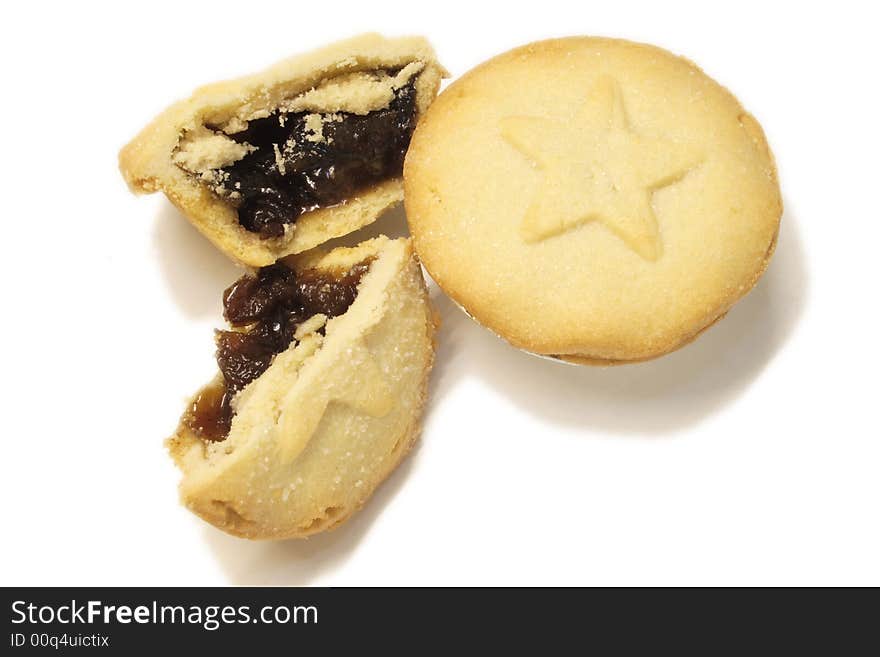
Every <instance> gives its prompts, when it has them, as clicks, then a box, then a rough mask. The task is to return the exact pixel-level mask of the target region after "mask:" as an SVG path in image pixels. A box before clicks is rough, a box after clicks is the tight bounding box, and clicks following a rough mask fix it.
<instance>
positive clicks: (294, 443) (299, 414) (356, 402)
mask: <svg viewBox="0 0 880 657" xmlns="http://www.w3.org/2000/svg"><path fill="white" fill-rule="evenodd" d="M340 358H341V359H342V360H343V361H344V362H340V363H339V364H338V365H337V366H336V369H337V370H341V369H342V368H345V367H348V368H349V371H348V372H347V375H346V376H342V377H341V378H340V379H339V380H336V379H334V381H333V382H328V383H327V385H325V386H324V387H323V389H322V390H321V392H320V394H318V395H316V396H315V397H314V398H313V399H311V400H310V402H309V404H307V405H305V406H299V405H297V406H296V407H294V408H291V409H290V410H289V411H288V410H285V411H283V412H282V413H281V414H280V417H279V419H278V424H279V428H280V436H281V439H280V444H279V447H280V450H281V452H280V459H281V462H282V463H289V462H291V461H293V460H294V459H295V458H296V457H297V456H299V455H300V454H301V453H302V451H303V450H304V449H305V447H306V445H308V443H309V441H310V440H311V438H312V435H313V434H314V433H315V431H316V430H317V429H318V425H319V424H320V423H321V419H322V418H323V417H324V414H325V413H326V412H327V408H328V407H329V406H330V404H332V403H337V404H344V405H346V406H350V407H351V408H353V409H355V410H356V411H358V412H359V413H363V414H364V415H369V416H370V417H384V416H385V415H387V414H388V413H390V412H391V410H392V409H393V408H394V405H395V401H394V397H393V395H392V394H391V389H390V387H389V385H388V382H387V381H386V379H385V374H384V373H383V372H382V368H381V367H380V365H379V363H377V362H376V359H375V357H374V356H373V354H372V352H371V351H370V349H369V348H368V347H367V345H366V343H365V342H364V340H363V338H358V339H356V340H355V341H354V342H353V343H352V344H351V346H350V347H349V349H348V350H346V352H345V353H344V355H341V356H340Z"/></svg>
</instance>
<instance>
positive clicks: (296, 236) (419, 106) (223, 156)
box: [119, 34, 445, 267]
mask: <svg viewBox="0 0 880 657" xmlns="http://www.w3.org/2000/svg"><path fill="white" fill-rule="evenodd" d="M444 74H445V72H444V70H443V69H442V67H441V66H440V65H439V64H438V63H437V60H436V57H435V55H434V52H433V50H432V49H431V47H430V45H429V44H428V43H427V41H425V40H424V39H421V38H417V37H413V38H398V39H386V38H383V37H381V36H379V35H373V34H371V35H364V36H360V37H356V38H353V39H350V40H347V41H342V42H339V43H336V44H334V45H331V46H328V47H326V48H323V49H321V50H317V51H314V52H311V53H308V54H305V55H301V56H296V57H293V58H291V59H288V60H285V61H283V62H280V63H279V64H276V65H275V66H273V67H271V68H269V69H267V70H265V71H263V72H261V73H258V74H255V75H252V76H249V77H245V78H241V79H238V80H232V81H228V82H221V83H217V84H212V85H208V86H205V87H202V88H201V89H199V90H197V91H196V92H195V93H194V94H193V95H192V96H191V97H190V98H189V99H187V100H184V101H181V102H178V103H176V104H175V105H172V106H171V107H169V108H168V109H167V110H166V111H165V112H163V113H162V114H160V115H159V116H158V117H157V118H156V119H155V120H154V121H153V122H152V123H151V124H150V125H148V126H147V127H146V128H145V129H144V130H143V131H142V132H141V133H140V134H139V135H138V136H137V137H135V139H134V140H133V141H132V142H131V143H129V144H128V145H127V146H126V147H125V148H123V150H122V152H121V153H120V157H119V163H120V169H121V171H122V174H123V176H124V177H125V179H126V181H127V182H128V184H129V186H130V188H131V189H132V190H133V191H135V192H138V193H144V192H154V191H157V190H162V191H163V192H165V194H166V195H167V197H168V198H169V199H170V200H171V201H172V202H173V203H174V204H175V205H176V206H177V207H178V208H179V209H180V211H181V212H182V213H183V214H184V215H186V216H187V217H188V218H189V220H190V221H191V222H192V223H193V224H194V225H195V226H196V227H197V228H198V229H199V230H200V231H201V232H202V233H203V234H204V235H205V236H207V237H208V238H209V239H210V240H211V241H212V242H214V244H215V245H216V246H217V247H218V248H220V249H221V250H222V251H224V252H225V253H226V254H227V255H229V256H230V257H232V258H234V259H236V260H238V261H239V262H241V263H243V264H246V265H250V266H253V267H262V266H268V265H271V264H273V263H274V262H275V261H276V260H278V259H279V258H281V257H284V256H286V255H290V254H296V253H301V252H303V251H306V250H308V249H311V248H313V247H315V246H317V245H319V244H322V243H323V242H326V241H327V240H328V239H331V238H334V237H338V236H341V235H345V234H347V233H350V232H352V231H354V230H356V229H358V228H360V227H362V226H364V225H366V224H368V223H371V222H372V221H374V220H375V219H376V218H377V217H378V216H379V215H380V214H381V213H382V212H384V211H385V210H387V209H388V208H390V207H392V206H394V205H396V204H397V203H399V202H400V201H401V200H402V198H403V184H402V179H401V176H402V170H403V161H404V156H405V155H406V152H407V148H408V147H409V142H410V138H411V136H412V134H413V131H414V129H415V126H416V123H417V122H418V120H419V118H420V117H421V115H422V114H423V113H424V112H425V111H426V110H427V108H428V106H429V105H430V104H431V102H432V101H433V99H434V97H435V96H436V94H437V90H438V88H439V84H440V79H441V77H442V76H443V75H444Z"/></svg>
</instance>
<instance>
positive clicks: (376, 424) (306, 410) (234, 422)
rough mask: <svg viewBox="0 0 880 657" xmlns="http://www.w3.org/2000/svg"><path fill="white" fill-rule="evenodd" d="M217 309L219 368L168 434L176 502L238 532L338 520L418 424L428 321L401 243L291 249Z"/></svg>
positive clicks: (386, 469)
mask: <svg viewBox="0 0 880 657" xmlns="http://www.w3.org/2000/svg"><path fill="white" fill-rule="evenodd" d="M224 309H225V310H224V314H225V316H226V318H227V320H228V321H229V323H230V325H231V326H230V329H229V330H225V331H218V332H217V346H218V349H217V360H218V364H219V366H220V373H219V374H218V375H217V377H216V378H215V379H214V380H213V381H212V382H211V383H209V384H208V385H207V386H206V387H205V388H203V389H202V390H201V391H200V392H199V393H198V394H197V395H196V396H195V397H194V398H193V400H192V402H191V403H190V406H189V408H188V409H187V411H186V412H185V413H184V415H183V417H182V418H181V421H180V424H179V426H178V428H177V431H176V432H175V434H174V435H173V436H172V437H171V438H169V439H168V441H167V444H168V447H169V449H170V452H171V454H172V456H173V457H174V459H175V461H176V462H177V464H178V466H179V467H180V468H181V469H182V471H183V479H182V481H181V484H180V492H181V498H182V501H183V503H184V504H185V505H186V506H187V507H188V508H189V509H191V510H192V511H193V512H195V513H196V514H198V515H199V516H201V517H202V518H204V519H205V520H207V521H208V522H210V523H212V524H214V525H215V526H217V527H219V528H220V529H222V530H224V531H226V532H229V533H231V534H235V535H237V536H243V537H247V538H287V537H301V536H307V535H310V534H314V533H316V532H319V531H322V530H324V529H328V528H330V527H333V526H335V525H337V524H339V523H340V522H342V521H343V520H345V519H346V518H347V517H348V516H349V515H350V514H351V513H352V512H353V511H355V510H357V509H358V508H359V507H360V506H361V505H362V504H363V503H364V502H365V501H366V500H367V498H368V497H369V496H370V494H371V493H372V492H373V490H374V489H375V488H376V487H377V486H378V485H379V484H380V483H381V482H382V480H384V479H385V477H386V476H388V474H389V473H390V472H391V471H392V470H393V469H394V467H395V466H396V465H397V464H398V463H399V462H400V460H401V459H402V458H403V457H404V455H405V454H406V453H407V452H408V450H409V449H410V447H411V446H412V444H413V442H414V441H415V438H416V435H417V432H418V428H419V422H420V416H421V411H422V407H423V405H424V403H425V394H426V384H427V379H428V373H429V371H430V368H431V364H432V362H433V352H434V349H433V334H434V319H433V316H432V313H431V310H430V308H429V305H428V300H427V294H426V291H425V283H424V279H423V278H422V273H421V269H420V267H419V265H418V262H417V260H416V258H415V256H414V255H413V251H412V247H411V244H410V241H409V240H408V239H397V240H390V239H388V238H386V237H378V238H375V239H373V240H369V241H367V242H363V243H361V244H360V245H359V246H357V247H355V248H337V249H334V250H333V251H330V252H329V253H316V252H310V253H309V254H303V255H302V256H293V257H291V258H288V259H287V260H285V261H283V262H278V263H276V264H273V265H271V266H269V267H266V268H262V269H260V270H258V271H257V272H255V273H253V274H248V275H246V276H244V277H243V278H241V279H240V280H239V281H238V282H236V283H235V284H234V285H233V286H232V287H230V288H229V289H228V290H227V291H226V293H225V294H224Z"/></svg>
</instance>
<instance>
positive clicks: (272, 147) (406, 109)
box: [220, 82, 416, 238]
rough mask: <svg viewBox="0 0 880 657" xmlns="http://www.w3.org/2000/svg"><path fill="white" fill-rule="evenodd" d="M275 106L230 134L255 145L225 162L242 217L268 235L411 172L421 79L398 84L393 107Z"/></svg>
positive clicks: (247, 224)
mask: <svg viewBox="0 0 880 657" xmlns="http://www.w3.org/2000/svg"><path fill="white" fill-rule="evenodd" d="M318 116H320V119H321V121H320V126H321V127H320V131H321V132H320V134H316V132H315V130H314V125H313V123H309V122H308V121H307V117H311V119H312V120H314V118H315V114H314V113H311V112H297V113H280V112H275V113H273V114H271V115H270V116H267V117H265V118H262V119H254V120H252V121H250V122H249V123H248V127H247V129H246V130H244V131H243V132H239V133H236V134H233V135H230V137H231V138H232V139H234V140H235V141H236V142H238V143H248V144H250V145H251V146H253V147H255V148H256V150H255V151H252V152H251V153H249V154H248V155H246V156H245V157H243V158H242V159H240V160H238V161H237V162H235V163H234V164H232V165H230V166H228V167H226V168H224V169H221V170H220V171H221V178H223V180H224V182H223V187H224V188H225V189H226V190H227V191H228V192H230V193H233V195H232V198H234V199H237V202H238V221H239V223H240V224H241V225H242V226H244V227H245V228H246V229H247V230H249V231H252V232H256V233H259V234H260V236H261V237H263V238H271V237H280V236H281V235H283V234H284V226H285V224H289V223H292V222H294V221H296V219H297V217H299V216H300V215H301V214H303V213H304V212H309V211H310V210H314V209H316V208H320V207H327V206H330V205H335V204H337V203H340V202H342V201H344V200H345V199H346V198H349V197H350V196H352V195H353V194H355V193H356V192H358V191H359V190H362V189H364V188H366V187H368V186H370V185H374V184H377V183H380V182H383V181H385V180H388V179H389V178H393V177H395V176H399V175H400V174H401V172H402V171H403V158H404V156H405V155H406V149H407V148H408V147H409V141H410V137H411V136H412V132H413V129H414V128H415V125H416V91H415V87H414V86H413V83H412V82H410V83H409V84H408V85H406V86H403V87H401V88H400V89H397V90H396V91H395V92H394V99H393V100H392V101H391V103H390V104H389V105H388V107H386V108H384V109H380V110H375V111H373V112H369V113H368V114H365V115H362V116H361V115H358V114H349V113H345V112H338V113H335V114H320V115H318Z"/></svg>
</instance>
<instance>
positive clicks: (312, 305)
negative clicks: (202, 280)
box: [186, 259, 372, 441]
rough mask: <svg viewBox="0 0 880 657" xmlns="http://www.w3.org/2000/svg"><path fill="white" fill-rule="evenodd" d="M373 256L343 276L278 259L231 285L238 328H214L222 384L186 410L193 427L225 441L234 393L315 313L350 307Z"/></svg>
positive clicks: (227, 302)
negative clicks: (301, 268) (296, 266)
mask: <svg viewBox="0 0 880 657" xmlns="http://www.w3.org/2000/svg"><path fill="white" fill-rule="evenodd" d="M371 260H372V259H368V260H365V261H363V262H361V263H358V264H357V265H355V266H354V267H352V268H351V269H349V270H348V271H347V272H345V273H344V274H342V275H341V276H334V275H333V274H331V273H329V272H326V271H318V270H316V269H310V270H307V271H304V272H302V273H299V274H297V273H296V272H294V271H293V270H292V269H290V268H289V267H287V266H285V265H283V264H280V263H276V264H274V265H271V266H269V267H263V268H262V269H260V270H259V271H258V272H257V273H256V274H249V275H246V276H242V277H241V278H240V279H238V280H237V281H236V282H235V283H233V284H232V285H231V286H230V287H229V288H227V289H226V291H225V292H224V293H223V316H224V317H225V318H226V320H227V321H228V322H229V323H230V324H231V325H232V326H233V327H234V328H236V329H238V330H233V331H217V332H216V335H215V339H216V342H217V365H219V367H220V372H221V373H222V374H223V383H222V385H220V386H209V387H207V388H205V389H204V390H202V391H201V392H200V393H199V395H198V396H197V397H196V399H195V400H194V401H193V403H192V406H191V408H190V409H189V412H188V413H187V417H186V422H187V424H188V425H189V427H190V428H191V429H192V430H193V431H194V432H195V433H196V434H197V435H199V436H200V437H201V438H203V439H205V440H208V441H217V440H223V439H224V438H225V437H226V435H227V434H228V433H229V427H230V424H231V422H232V416H233V411H232V406H231V404H230V402H231V400H232V397H234V396H235V394H236V393H237V392H238V391H239V390H241V389H242V388H244V387H245V386H246V385H247V384H248V383H250V382H251V381H253V380H254V379H256V378H257V377H258V376H260V375H261V374H262V373H263V372H265V371H266V370H267V369H268V367H269V365H271V364H272V359H273V358H275V355H276V354H279V353H281V352H282V351H284V350H285V349H287V348H288V347H289V346H290V345H291V343H294V342H296V338H294V334H295V333H296V329H297V328H298V327H299V325H300V324H301V323H302V322H304V321H305V320H307V319H308V318H309V317H312V316H313V315H317V314H322V315H326V316H327V318H328V319H329V318H331V317H336V316H337V315H341V314H343V313H344V312H345V311H346V310H348V308H349V306H351V304H352V303H353V302H354V300H355V297H356V296H357V286H358V284H359V283H360V281H361V278H362V277H363V275H364V274H365V273H366V271H367V270H368V269H369V268H370V262H371ZM322 330H323V329H322Z"/></svg>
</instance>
